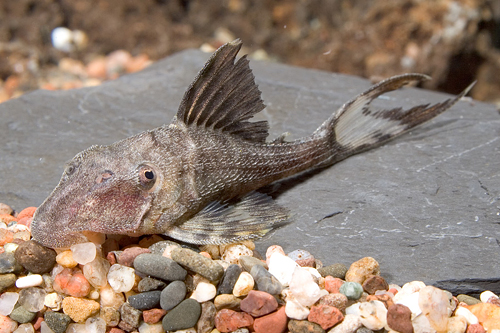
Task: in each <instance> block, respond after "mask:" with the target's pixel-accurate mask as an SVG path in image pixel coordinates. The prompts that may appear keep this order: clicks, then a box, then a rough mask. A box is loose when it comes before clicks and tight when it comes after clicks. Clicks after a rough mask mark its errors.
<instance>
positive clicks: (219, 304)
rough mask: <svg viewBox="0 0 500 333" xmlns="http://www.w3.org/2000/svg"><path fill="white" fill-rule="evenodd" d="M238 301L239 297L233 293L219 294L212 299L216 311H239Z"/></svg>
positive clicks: (239, 301) (239, 300)
mask: <svg viewBox="0 0 500 333" xmlns="http://www.w3.org/2000/svg"><path fill="white" fill-rule="evenodd" d="M240 303H241V299H239V298H238V297H236V296H234V295H233V294H221V295H218V296H217V297H215V299H214V305H215V308H216V309H217V311H219V310H222V309H230V310H235V311H239V310H240Z"/></svg>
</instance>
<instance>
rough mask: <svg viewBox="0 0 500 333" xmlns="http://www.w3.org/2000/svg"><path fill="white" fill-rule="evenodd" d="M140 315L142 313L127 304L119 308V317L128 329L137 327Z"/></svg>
mask: <svg viewBox="0 0 500 333" xmlns="http://www.w3.org/2000/svg"><path fill="white" fill-rule="evenodd" d="M141 315H142V311H140V310H137V309H135V308H133V307H132V305H130V304H129V303H123V305H122V306H121V307H120V317H121V319H122V321H123V322H125V323H126V324H127V325H129V326H130V327H133V328H137V327H139V323H140V320H141Z"/></svg>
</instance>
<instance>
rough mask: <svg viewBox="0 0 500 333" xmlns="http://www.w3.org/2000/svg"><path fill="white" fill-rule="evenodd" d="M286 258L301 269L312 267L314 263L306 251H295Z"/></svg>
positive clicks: (313, 259)
mask: <svg viewBox="0 0 500 333" xmlns="http://www.w3.org/2000/svg"><path fill="white" fill-rule="evenodd" d="M287 256H288V258H290V259H292V260H293V261H295V262H296V263H297V264H298V265H299V266H301V267H314V265H315V263H316V260H315V258H314V256H313V255H312V254H311V253H309V252H308V251H306V250H295V251H292V252H290V253H288V254H287Z"/></svg>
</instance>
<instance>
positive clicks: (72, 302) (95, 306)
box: [62, 296, 100, 322]
mask: <svg viewBox="0 0 500 333" xmlns="http://www.w3.org/2000/svg"><path fill="white" fill-rule="evenodd" d="M62 308H63V312H64V313H65V314H67V315H68V316H69V317H70V318H71V319H72V320H73V321H75V322H84V321H85V320H87V318H88V317H90V316H91V315H93V314H96V313H97V312H99V308H100V306H99V303H97V302H96V301H93V300H88V299H84V298H77V297H71V296H69V297H65V298H64V299H63V301H62Z"/></svg>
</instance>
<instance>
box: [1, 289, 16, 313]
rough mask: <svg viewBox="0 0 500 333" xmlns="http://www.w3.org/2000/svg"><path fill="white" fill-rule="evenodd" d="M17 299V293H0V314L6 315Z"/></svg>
mask: <svg viewBox="0 0 500 333" xmlns="http://www.w3.org/2000/svg"><path fill="white" fill-rule="evenodd" d="M18 299H19V294H18V293H12V292H6V293H3V294H1V295H0V315H2V316H8V315H10V313H11V312H12V310H14V306H15V305H16V303H17V300H18Z"/></svg>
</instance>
